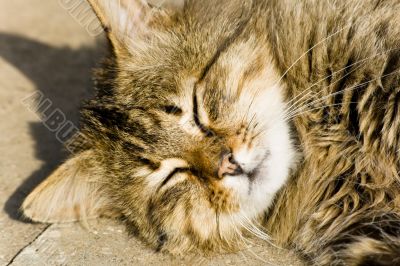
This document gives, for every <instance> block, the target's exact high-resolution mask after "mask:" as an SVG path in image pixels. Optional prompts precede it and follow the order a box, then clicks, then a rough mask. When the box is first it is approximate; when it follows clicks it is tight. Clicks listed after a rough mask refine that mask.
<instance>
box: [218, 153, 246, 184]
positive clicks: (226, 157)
mask: <svg viewBox="0 0 400 266" xmlns="http://www.w3.org/2000/svg"><path fill="white" fill-rule="evenodd" d="M241 174H243V169H242V167H240V165H239V163H238V162H237V161H235V158H234V157H233V154H232V153H225V154H223V155H222V158H221V161H220V165H219V169H218V177H219V178H220V179H222V178H223V177H224V176H226V175H231V176H236V175H241Z"/></svg>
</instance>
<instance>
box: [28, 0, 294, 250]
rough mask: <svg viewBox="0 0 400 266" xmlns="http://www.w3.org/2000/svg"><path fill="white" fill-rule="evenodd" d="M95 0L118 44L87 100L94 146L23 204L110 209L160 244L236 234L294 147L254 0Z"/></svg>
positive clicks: (276, 183) (86, 213) (206, 242)
mask: <svg viewBox="0 0 400 266" xmlns="http://www.w3.org/2000/svg"><path fill="white" fill-rule="evenodd" d="M91 2H92V5H93V7H94V10H95V11H96V12H97V14H98V16H99V18H100V20H101V21H102V23H103V25H104V27H105V28H106V29H107V33H108V37H109V40H110V43H111V45H112V48H113V53H112V56H111V58H110V59H109V60H108V61H107V63H106V64H105V66H104V67H103V69H102V70H100V71H98V74H97V75H98V78H97V84H96V87H97V90H98V96H97V97H96V99H95V100H93V101H91V102H90V103H88V104H87V105H86V107H85V108H84V109H83V112H82V114H83V126H82V134H83V135H84V136H85V138H86V139H85V141H86V143H87V144H88V148H87V149H84V150H82V151H81V152H78V153H77V154H76V155H75V156H74V157H72V158H71V159H70V160H69V161H67V162H66V163H64V164H63V165H62V166H61V167H60V168H59V169H58V170H56V171H55V173H54V174H53V175H51V176H50V177H49V178H48V179H47V180H46V181H45V182H44V183H42V184H41V185H40V186H39V187H38V188H36V190H35V191H34V192H33V193H32V194H31V195H30V196H29V197H28V198H27V199H26V201H25V202H24V205H23V210H24V213H25V215H26V216H28V217H30V218H31V219H33V220H36V221H44V222H63V221H73V220H80V219H83V218H91V217H95V216H98V215H101V214H104V213H105V212H109V211H112V212H114V213H117V214H118V215H122V216H123V217H124V219H126V221H127V224H128V225H130V228H132V229H133V230H135V231H136V233H138V234H139V235H140V236H141V237H143V238H145V239H146V240H147V241H148V242H149V243H151V244H153V245H154V246H156V247H158V248H163V249H168V250H172V251H182V250H185V249H187V248H190V247H193V246H198V247H201V248H204V249H219V248H225V247H231V246H235V244H238V243H237V242H234V241H235V240H236V239H240V235H241V232H242V231H243V230H244V228H247V229H248V228H252V227H251V226H253V225H250V224H252V222H254V221H255V220H256V219H257V218H259V217H261V216H262V215H263V214H264V213H265V211H267V210H268V208H269V207H270V205H271V203H272V201H273V198H274V196H275V194H276V193H277V191H278V190H279V189H280V188H281V187H282V186H283V185H284V183H285V181H286V180H287V178H288V175H289V171H290V169H291V167H292V166H293V164H294V157H295V151H294V148H293V145H292V142H291V139H290V132H289V126H288V124H287V122H286V121H285V114H284V110H285V104H284V102H283V101H284V100H283V94H284V88H283V87H282V85H281V84H279V83H278V80H279V76H278V75H277V73H276V71H275V70H274V67H273V62H272V59H271V56H270V50H269V47H268V45H267V36H266V33H265V32H264V27H266V25H265V24H263V23H266V22H263V21H264V20H262V19H260V20H259V19H258V18H257V16H256V15H254V14H253V12H255V10H256V7H254V6H252V4H251V1H239V0H238V1H217V0H215V1H214V0H213V1H194V0H193V1H186V2H184V1H183V0H182V1H171V0H170V1H164V2H163V3H156V1H148V2H151V3H148V2H145V1H140V0H131V1H122V2H119V1H117V0H109V1H106V0H93V1H91ZM253 229H254V228H253ZM254 230H255V229H254ZM238 237H239V238H238Z"/></svg>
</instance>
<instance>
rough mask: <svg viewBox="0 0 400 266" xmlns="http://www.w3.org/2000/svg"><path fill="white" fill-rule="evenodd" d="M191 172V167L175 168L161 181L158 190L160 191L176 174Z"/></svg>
mask: <svg viewBox="0 0 400 266" xmlns="http://www.w3.org/2000/svg"><path fill="white" fill-rule="evenodd" d="M187 172H190V169H189V168H175V169H174V170H173V171H172V172H171V173H170V174H169V175H168V176H167V177H166V178H165V179H164V180H163V182H162V183H161V185H160V186H159V187H158V189H157V191H159V190H160V189H161V188H162V187H164V186H165V185H166V184H167V183H168V182H169V181H170V180H171V179H172V178H173V177H174V176H175V175H177V174H180V173H187Z"/></svg>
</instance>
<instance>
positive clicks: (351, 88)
mask: <svg viewBox="0 0 400 266" xmlns="http://www.w3.org/2000/svg"><path fill="white" fill-rule="evenodd" d="M398 72H400V70H399V69H397V70H395V71H392V72H390V73H388V74H385V75H382V76H380V77H378V78H375V79H371V80H369V81H366V82H363V83H360V84H358V85H355V86H353V87H350V88H345V89H342V90H340V91H337V92H335V93H332V94H329V95H327V96H325V97H323V98H321V99H318V100H316V101H313V102H311V103H310V104H308V105H307V106H310V105H312V104H315V103H318V102H321V101H323V100H325V99H327V98H329V97H332V96H335V95H338V94H340V93H343V92H345V91H351V90H354V89H357V88H360V87H362V86H364V85H367V84H369V83H371V82H373V81H376V80H379V79H382V78H384V77H387V76H390V75H393V74H395V73H398ZM336 105H341V103H340V104H336ZM307 106H306V107H307ZM330 106H332V105H330ZM325 107H327V106H325ZM319 108H323V107H319ZM317 109H318V108H317ZM298 111H302V110H298ZM295 116H297V113H294V115H292V116H289V117H287V119H291V118H293V117H295Z"/></svg>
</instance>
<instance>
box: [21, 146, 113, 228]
mask: <svg viewBox="0 0 400 266" xmlns="http://www.w3.org/2000/svg"><path fill="white" fill-rule="evenodd" d="M93 160H94V159H93V156H92V152H91V151H90V150H88V151H85V152H82V153H80V154H77V155H75V156H74V157H73V158H71V159H69V160H68V161H66V162H65V163H64V164H62V165H61V166H60V167H58V169H56V170H55V171H54V172H53V173H52V174H51V175H50V176H49V177H48V178H47V179H46V180H44V181H43V182H42V183H41V184H40V185H39V186H38V187H36V188H35V190H34V191H33V192H32V193H30V194H29V196H28V197H27V198H26V199H25V201H24V202H23V204H22V211H23V214H24V215H25V216H26V217H28V218H30V219H31V220H33V221H36V222H43V223H63V222H73V221H79V220H87V219H92V218H96V217H98V216H100V215H103V214H108V213H107V211H108V207H109V203H108V201H107V199H106V198H105V197H104V195H103V193H101V186H100V184H101V183H100V182H101V178H100V174H101V173H100V172H101V171H99V168H98V166H97V163H96V162H93Z"/></svg>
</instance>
